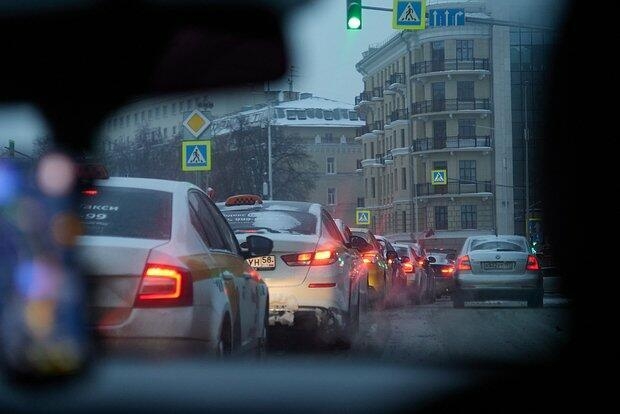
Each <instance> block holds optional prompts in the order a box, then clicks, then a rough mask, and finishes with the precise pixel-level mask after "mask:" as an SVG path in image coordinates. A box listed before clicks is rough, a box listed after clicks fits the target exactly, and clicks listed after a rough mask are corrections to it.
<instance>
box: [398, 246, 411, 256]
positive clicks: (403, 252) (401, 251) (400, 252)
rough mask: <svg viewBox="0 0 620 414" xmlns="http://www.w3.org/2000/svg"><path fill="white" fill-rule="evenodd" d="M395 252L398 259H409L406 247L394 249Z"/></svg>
mask: <svg viewBox="0 0 620 414" xmlns="http://www.w3.org/2000/svg"><path fill="white" fill-rule="evenodd" d="M396 252H397V253H398V255H399V256H400V257H405V256H407V257H409V249H408V248H406V247H396Z"/></svg>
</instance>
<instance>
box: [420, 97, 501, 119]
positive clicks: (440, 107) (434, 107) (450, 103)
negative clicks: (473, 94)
mask: <svg viewBox="0 0 620 414" xmlns="http://www.w3.org/2000/svg"><path fill="white" fill-rule="evenodd" d="M411 108H412V115H413V116H417V115H424V114H439V113H442V112H448V113H450V112H458V111H463V112H470V113H471V112H481V113H487V112H490V111H491V100H490V99H472V100H459V99H435V100H430V101H420V102H413V103H412V104H411Z"/></svg>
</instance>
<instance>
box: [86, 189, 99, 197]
mask: <svg viewBox="0 0 620 414" xmlns="http://www.w3.org/2000/svg"><path fill="white" fill-rule="evenodd" d="M82 194H83V195H85V196H90V197H92V196H96V195H97V194H99V191H97V190H95V189H94V188H92V189H88V190H82Z"/></svg>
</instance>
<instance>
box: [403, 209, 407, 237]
mask: <svg viewBox="0 0 620 414" xmlns="http://www.w3.org/2000/svg"><path fill="white" fill-rule="evenodd" d="M402 215H403V233H405V232H406V231H407V212H406V211H403V212H402Z"/></svg>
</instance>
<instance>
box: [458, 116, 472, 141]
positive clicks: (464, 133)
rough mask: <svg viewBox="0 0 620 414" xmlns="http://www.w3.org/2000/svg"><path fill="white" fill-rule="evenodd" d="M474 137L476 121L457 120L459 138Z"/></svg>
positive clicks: (467, 119)
mask: <svg viewBox="0 0 620 414" xmlns="http://www.w3.org/2000/svg"><path fill="white" fill-rule="evenodd" d="M475 136H476V119H474V118H464V119H459V138H473V137H475Z"/></svg>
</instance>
